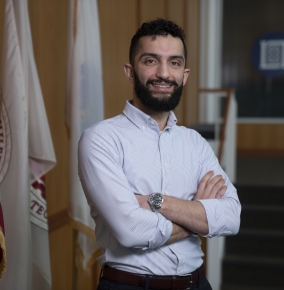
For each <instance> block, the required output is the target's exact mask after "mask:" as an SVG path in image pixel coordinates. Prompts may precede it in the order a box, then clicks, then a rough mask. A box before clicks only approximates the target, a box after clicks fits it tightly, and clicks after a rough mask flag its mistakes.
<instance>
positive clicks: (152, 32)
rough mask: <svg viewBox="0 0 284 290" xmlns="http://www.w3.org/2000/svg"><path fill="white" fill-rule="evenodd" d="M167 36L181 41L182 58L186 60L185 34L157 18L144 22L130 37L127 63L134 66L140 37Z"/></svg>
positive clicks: (171, 23) (170, 23) (167, 21)
mask: <svg viewBox="0 0 284 290" xmlns="http://www.w3.org/2000/svg"><path fill="white" fill-rule="evenodd" d="M169 34H170V35H171V36H173V37H177V38H179V39H180V40H181V41H182V43H183V51H184V57H185V60H186V57H187V50H186V45H185V42H184V39H185V34H184V31H183V29H182V28H181V27H179V26H178V25H177V24H175V23H174V22H172V21H169V20H165V19H162V18H157V19H156V20H152V21H148V22H144V23H143V24H142V25H141V27H140V28H139V29H138V30H137V32H136V33H135V35H134V36H133V37H132V39H131V44H130V49H129V62H130V63H131V64H132V65H133V64H134V57H135V55H136V53H137V51H138V47H139V39H140V38H141V37H143V36H152V38H153V39H155V38H156V36H167V35H169Z"/></svg>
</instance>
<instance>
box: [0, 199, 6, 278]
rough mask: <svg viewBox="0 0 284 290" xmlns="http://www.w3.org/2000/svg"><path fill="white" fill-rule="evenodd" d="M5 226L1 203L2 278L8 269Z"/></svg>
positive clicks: (0, 257) (0, 264)
mask: <svg viewBox="0 0 284 290" xmlns="http://www.w3.org/2000/svg"><path fill="white" fill-rule="evenodd" d="M4 235H5V227H4V218H3V212H2V206H1V204H0V278H1V277H2V275H3V274H4V272H5V270H6V247H5V238H4Z"/></svg>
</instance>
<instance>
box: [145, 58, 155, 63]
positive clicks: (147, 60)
mask: <svg viewBox="0 0 284 290" xmlns="http://www.w3.org/2000/svg"><path fill="white" fill-rule="evenodd" d="M154 63H155V59H153V58H148V59H146V60H145V64H154Z"/></svg>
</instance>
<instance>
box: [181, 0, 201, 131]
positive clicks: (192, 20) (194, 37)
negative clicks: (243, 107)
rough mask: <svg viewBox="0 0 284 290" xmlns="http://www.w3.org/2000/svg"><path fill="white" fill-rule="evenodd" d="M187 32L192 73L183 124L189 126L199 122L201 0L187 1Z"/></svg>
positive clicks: (188, 83) (187, 90)
mask: <svg viewBox="0 0 284 290" xmlns="http://www.w3.org/2000/svg"><path fill="white" fill-rule="evenodd" d="M185 4H186V5H185V9H184V10H185V33H186V46H187V52H188V57H187V67H189V68H190V75H189V78H188V81H187V85H186V87H185V105H184V107H183V108H184V111H183V125H185V126H189V125H192V124H195V123H197V122H198V89H199V15H200V12H199V0H187V1H185Z"/></svg>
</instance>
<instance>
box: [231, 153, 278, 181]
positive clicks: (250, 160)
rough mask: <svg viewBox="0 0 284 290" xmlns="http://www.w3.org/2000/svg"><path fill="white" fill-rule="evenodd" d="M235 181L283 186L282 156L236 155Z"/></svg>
mask: <svg viewBox="0 0 284 290" xmlns="http://www.w3.org/2000/svg"><path fill="white" fill-rule="evenodd" d="M236 183H237V184H243V185H271V186H284V157H247V156H246V157H243V156H242V157H238V158H237V181H236Z"/></svg>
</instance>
